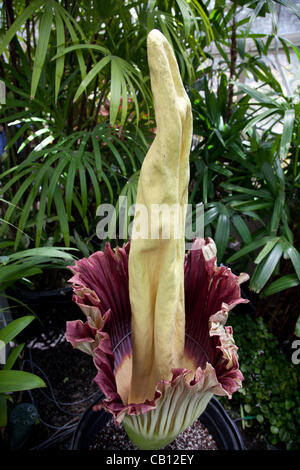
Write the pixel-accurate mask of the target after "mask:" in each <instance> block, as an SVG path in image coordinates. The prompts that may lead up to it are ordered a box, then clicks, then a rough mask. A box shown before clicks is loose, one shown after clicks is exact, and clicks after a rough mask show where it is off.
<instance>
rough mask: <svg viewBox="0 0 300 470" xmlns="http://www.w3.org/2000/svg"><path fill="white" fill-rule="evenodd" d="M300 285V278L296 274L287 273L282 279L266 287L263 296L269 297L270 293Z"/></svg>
mask: <svg viewBox="0 0 300 470" xmlns="http://www.w3.org/2000/svg"><path fill="white" fill-rule="evenodd" d="M299 285H300V282H299V279H298V277H297V276H296V274H287V275H286V276H282V277H281V278H280V279H277V280H276V281H274V282H272V283H271V284H270V285H269V286H268V287H266V288H265V289H264V290H263V291H262V293H261V296H262V297H267V296H268V295H273V294H276V293H277V292H281V291H283V290H285V289H290V288H291V287H297V286H299Z"/></svg>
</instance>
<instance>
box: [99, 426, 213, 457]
mask: <svg viewBox="0 0 300 470" xmlns="http://www.w3.org/2000/svg"><path fill="white" fill-rule="evenodd" d="M90 449H91V450H138V448H137V447H136V446H135V445H134V444H133V443H132V442H131V441H130V439H129V438H128V436H127V434H126V432H125V430H124V429H123V428H122V426H115V424H114V422H113V420H110V421H108V423H107V424H106V425H105V427H104V428H103V430H102V431H101V433H99V435H98V436H97V438H96V440H95V442H94V444H93V445H92V446H91V448H90ZM164 450H167V451H169V450H217V445H216V443H215V441H214V439H213V437H212V436H211V434H210V433H209V431H208V430H207V429H206V427H205V426H204V425H203V424H202V423H200V422H199V421H196V422H195V423H194V424H193V425H192V426H190V427H189V428H188V429H186V430H185V431H183V432H182V433H181V434H179V436H177V438H176V439H175V440H174V441H173V442H171V443H170V444H169V445H168V446H167V447H165V448H164Z"/></svg>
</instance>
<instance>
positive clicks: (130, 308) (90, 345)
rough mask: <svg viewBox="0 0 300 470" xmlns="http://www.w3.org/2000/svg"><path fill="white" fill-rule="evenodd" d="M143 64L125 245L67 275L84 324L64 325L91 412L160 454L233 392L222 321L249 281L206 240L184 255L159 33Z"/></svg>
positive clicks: (176, 116) (180, 152)
mask: <svg viewBox="0 0 300 470" xmlns="http://www.w3.org/2000/svg"><path fill="white" fill-rule="evenodd" d="M148 61H149V67H150V76H151V86H152V90H153V95H154V107H155V114H156V121H157V135H156V138H155V140H154V142H153V144H152V146H151V147H150V149H149V151H148V154H147V155H146V158H145V160H144V163H143V166H142V169H141V174H140V178H139V183H138V191H137V198H136V213H135V217H134V222H133V228H132V235H131V241H130V242H128V243H127V244H126V245H124V246H123V248H119V247H117V248H116V249H115V251H113V250H112V248H111V246H110V244H108V243H107V244H106V246H105V249H104V251H103V252H96V253H94V254H93V255H91V256H90V257H89V258H88V259H82V260H79V261H77V262H76V263H75V266H73V267H71V270H72V272H73V274H74V276H73V277H72V279H71V280H70V281H71V282H72V283H73V290H74V300H75V302H76V303H77V304H78V305H79V307H80V308H81V309H82V311H83V312H84V314H85V315H86V317H87V321H86V322H85V323H83V322H82V321H80V320H75V321H71V322H68V323H67V331H66V338H67V340H68V341H70V342H71V344H72V345H73V346H74V347H75V348H78V349H80V350H82V351H84V352H86V353H88V354H91V355H92V356H93V359H94V364H95V366H96V368H97V370H98V373H97V375H96V377H95V379H94V380H95V382H96V383H97V384H98V385H99V387H100V389H101V390H102V391H103V393H104V396H105V398H104V399H102V400H101V402H100V403H98V404H96V405H95V406H94V407H93V410H94V411H95V412H96V411H99V410H105V411H106V412H108V413H111V414H112V415H113V417H114V420H115V422H116V423H117V424H120V423H122V426H123V427H124V428H125V430H126V433H127V435H128V436H129V438H130V440H131V441H132V442H133V443H134V444H135V445H136V446H137V447H138V448H140V449H162V448H164V447H166V446H167V445H168V444H169V443H170V442H172V441H173V440H174V439H175V438H176V436H177V435H178V434H180V433H181V432H182V431H184V430H185V429H187V428H188V427H189V426H190V425H192V423H194V422H195V421H196V420H197V419H198V418H199V416H201V415H202V414H203V412H204V411H205V409H206V408H207V406H208V403H209V402H210V401H211V399H212V397H213V395H219V396H228V397H229V398H230V397H231V395H232V394H233V393H234V392H235V391H236V390H238V389H239V388H240V387H241V383H242V380H243V375H242V373H241V372H240V370H239V364H238V358H237V353H236V351H237V347H236V345H235V343H234V340H233V336H232V329H231V327H228V326H225V323H226V320H227V317H228V312H229V310H230V309H232V308H233V307H234V306H235V305H237V304H239V303H242V302H246V300H244V299H242V298H241V296H240V283H241V282H243V281H244V280H246V279H248V276H247V275H244V274H242V275H240V276H236V275H234V274H233V273H232V272H231V270H230V269H228V268H226V267H224V266H223V267H217V261H216V245H215V243H214V241H213V240H212V239H210V238H207V239H202V238H197V239H195V240H194V242H193V244H192V247H191V250H190V251H189V252H188V253H187V254H185V238H184V216H185V204H186V201H187V190H188V180H189V165H188V161H189V152H190V146H191V138H192V114H191V106H190V101H189V99H188V96H187V94H186V92H185V90H184V87H183V84H182V81H181V77H180V74H179V69H178V65H177V62H176V59H175V55H174V53H173V50H172V49H171V47H170V45H169V43H168V41H167V40H166V38H165V37H164V36H163V35H162V34H161V33H160V32H159V31H157V30H153V31H151V32H150V34H149V36H148ZM165 201H167V205H170V204H173V205H174V204H175V205H176V207H177V209H178V214H179V216H181V217H179V219H178V220H177V222H178V221H179V222H178V223H177V224H176V223H175V222H174V220H175V219H172V220H171V218H169V219H168V218H165V217H158V218H157V217H155V213H154V206H156V205H157V204H163V203H165ZM143 210H145V211H146V217H144V218H143V217H142V218H141V213H142V212H143ZM149 221H150V222H151V223H150V224H148V222H149ZM155 224H157V225H156V226H155ZM168 224H169V225H168ZM150 225H151V227H150ZM153 227H154V229H156V230H158V233H159V236H158V237H155V236H153V232H152V229H153ZM164 230H168V233H169V236H168V237H161V235H162V233H164ZM141 231H143V234H142V236H141ZM175 232H176V233H175ZM213 403H214V402H212V405H211V406H213ZM204 416H205V415H204ZM104 421H105V418H104Z"/></svg>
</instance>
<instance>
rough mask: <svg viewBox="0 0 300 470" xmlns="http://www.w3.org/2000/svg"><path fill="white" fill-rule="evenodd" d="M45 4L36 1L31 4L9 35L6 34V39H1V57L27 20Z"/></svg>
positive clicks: (14, 23) (41, 0) (42, 0)
mask: <svg viewBox="0 0 300 470" xmlns="http://www.w3.org/2000/svg"><path fill="white" fill-rule="evenodd" d="M44 3H45V1H44V0H34V1H32V2H30V4H29V5H28V7H26V8H25V10H24V11H23V12H22V14H21V15H20V16H18V17H17V18H16V19H15V21H14V22H13V24H12V25H11V27H10V28H9V30H8V31H7V33H6V34H5V36H4V38H1V43H0V55H2V54H3V52H4V51H5V49H6V48H7V46H8V45H9V43H10V41H11V40H12V38H13V37H14V36H15V34H16V33H17V32H18V31H19V30H20V28H21V27H22V26H23V25H24V24H25V23H26V21H27V19H28V18H29V17H30V16H31V15H32V14H33V13H34V12H35V11H37V10H38V9H39V7H40V6H42V5H43V4H44Z"/></svg>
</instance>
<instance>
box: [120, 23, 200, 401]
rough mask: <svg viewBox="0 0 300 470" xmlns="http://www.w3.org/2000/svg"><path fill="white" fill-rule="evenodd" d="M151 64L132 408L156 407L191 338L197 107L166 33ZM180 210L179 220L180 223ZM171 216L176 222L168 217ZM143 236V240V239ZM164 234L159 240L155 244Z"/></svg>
mask: <svg viewBox="0 0 300 470" xmlns="http://www.w3.org/2000/svg"><path fill="white" fill-rule="evenodd" d="M148 63H149V68H150V76H151V87H152V93H153V99H154V109H155V118H156V124H157V134H156V137H155V139H154V141H153V144H152V145H151V147H150V149H149V151H148V153H147V155H146V157H145V160H144V163H143V165H142V169H141V174H140V179H139V184H138V191H137V199H136V204H137V209H136V213H135V218H134V222H133V230H132V233H133V237H132V241H131V247H130V256H129V293H130V303H131V309H132V345H133V359H132V380H131V387H130V392H129V397H128V402H129V403H141V402H143V401H144V400H145V399H147V398H148V399H152V398H153V396H154V391H155V386H156V384H157V382H158V381H159V380H162V379H170V378H171V369H172V367H181V366H182V358H183V350H184V333H185V311H184V252H185V249H184V248H185V243H184V224H185V204H186V203H187V197H188V183H189V153H190V147H191V139H192V114H191V104H190V101H189V98H188V96H187V94H186V92H185V89H184V87H183V84H182V80H181V77H180V73H179V69H178V65H177V62H176V58H175V55H174V53H173V50H172V48H171V46H170V44H169V43H168V41H167V40H166V38H165V37H164V36H163V34H161V33H160V32H159V31H158V30H152V31H151V32H150V33H149V35H148ZM139 205H142V206H140V207H143V208H146V209H147V214H148V215H147V221H146V222H147V223H146V224H144V227H140V226H139V225H140V224H141V223H142V222H143V221H142V218H141V217H139V210H142V209H139ZM163 205H164V206H163ZM178 207H179V212H180V215H181V217H179V218H178V217H176V216H174V214H175V212H176V208H178ZM168 208H169V209H170V211H169V214H170V217H166V214H168ZM174 208H175V211H174V210H173V209H174ZM160 209H162V210H161V211H160ZM159 213H160V214H162V215H161V216H160V217H158V214H159ZM144 214H145V212H144ZM177 215H178V213H177ZM139 233H140V235H141V236H142V237H143V238H138V234H139ZM157 233H158V235H159V238H151V235H152V237H153V236H156V235H157ZM166 236H167V238H164V237H166Z"/></svg>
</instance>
